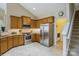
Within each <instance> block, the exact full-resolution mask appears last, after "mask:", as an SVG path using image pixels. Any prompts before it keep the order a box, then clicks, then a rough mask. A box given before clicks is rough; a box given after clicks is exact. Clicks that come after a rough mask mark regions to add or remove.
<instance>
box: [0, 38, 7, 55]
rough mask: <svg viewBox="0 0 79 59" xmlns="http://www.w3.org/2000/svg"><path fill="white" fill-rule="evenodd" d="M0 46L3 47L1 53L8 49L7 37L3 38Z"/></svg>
mask: <svg viewBox="0 0 79 59" xmlns="http://www.w3.org/2000/svg"><path fill="white" fill-rule="evenodd" d="M0 47H1V49H0V50H1V54H3V53H4V52H6V51H7V50H8V48H7V37H5V38H1V44H0Z"/></svg>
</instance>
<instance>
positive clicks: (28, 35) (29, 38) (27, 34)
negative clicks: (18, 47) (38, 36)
mask: <svg viewBox="0 0 79 59" xmlns="http://www.w3.org/2000/svg"><path fill="white" fill-rule="evenodd" d="M24 40H25V44H27V43H29V42H32V38H31V33H24Z"/></svg>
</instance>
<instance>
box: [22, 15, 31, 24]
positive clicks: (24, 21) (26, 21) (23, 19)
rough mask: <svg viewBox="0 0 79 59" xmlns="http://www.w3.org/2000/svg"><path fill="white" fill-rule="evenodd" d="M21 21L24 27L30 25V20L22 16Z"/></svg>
mask: <svg viewBox="0 0 79 59" xmlns="http://www.w3.org/2000/svg"><path fill="white" fill-rule="evenodd" d="M21 18H22V21H23V24H24V25H31V18H30V17H27V16H22V17H21Z"/></svg>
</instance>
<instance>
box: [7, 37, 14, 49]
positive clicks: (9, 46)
mask: <svg viewBox="0 0 79 59" xmlns="http://www.w3.org/2000/svg"><path fill="white" fill-rule="evenodd" d="M7 41H8V44H7V46H8V49H11V48H13V37H12V36H9V37H7Z"/></svg>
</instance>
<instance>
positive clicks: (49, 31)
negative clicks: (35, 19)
mask: <svg viewBox="0 0 79 59" xmlns="http://www.w3.org/2000/svg"><path fill="white" fill-rule="evenodd" d="M40 35H41V40H40V43H41V44H42V45H44V46H48V47H49V46H52V45H53V43H54V24H53V23H51V24H49V23H48V24H41V25H40Z"/></svg>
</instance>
